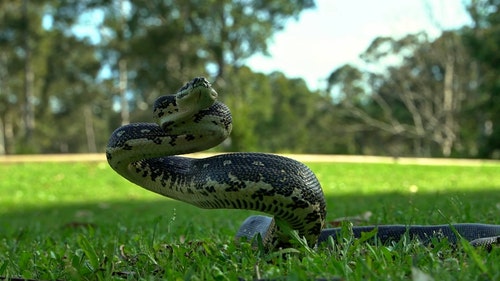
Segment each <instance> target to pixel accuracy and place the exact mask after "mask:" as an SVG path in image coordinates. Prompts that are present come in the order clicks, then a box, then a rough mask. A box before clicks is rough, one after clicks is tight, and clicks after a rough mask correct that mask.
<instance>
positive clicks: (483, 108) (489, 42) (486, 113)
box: [464, 0, 500, 158]
mask: <svg viewBox="0 0 500 281" xmlns="http://www.w3.org/2000/svg"><path fill="white" fill-rule="evenodd" d="M468 11H469V14H470V15H471V17H472V19H473V21H474V27H472V28H470V29H466V31H465V32H464V40H465V42H466V45H467V47H468V51H469V52H470V54H471V56H473V57H474V58H476V59H477V60H478V61H479V62H480V74H479V75H480V77H481V80H480V84H479V88H478V92H479V93H480V97H479V99H478V100H479V102H480V104H479V105H478V106H477V107H476V108H475V110H476V111H477V112H478V115H479V116H478V121H479V124H477V128H479V130H478V131H479V138H478V139H480V141H481V146H480V149H479V156H480V157H489V158H500V123H499V121H498V120H500V84H499V82H498V81H499V79H498V77H500V1H499V0H476V1H472V2H471V3H470V4H469V6H468Z"/></svg>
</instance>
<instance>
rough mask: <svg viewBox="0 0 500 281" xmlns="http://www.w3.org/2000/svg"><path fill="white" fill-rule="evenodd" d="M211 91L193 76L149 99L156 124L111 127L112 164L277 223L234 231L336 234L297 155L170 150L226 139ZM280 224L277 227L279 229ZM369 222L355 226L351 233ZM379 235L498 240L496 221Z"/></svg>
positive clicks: (226, 122)
mask: <svg viewBox="0 0 500 281" xmlns="http://www.w3.org/2000/svg"><path fill="white" fill-rule="evenodd" d="M216 99H217V92H216V91H215V90H214V89H213V88H212V86H211V85H210V83H209V82H208V81H207V80H206V79H205V78H201V77H199V78H195V79H193V80H192V81H190V82H189V83H187V84H186V85H184V86H183V87H182V88H180V89H179V90H178V92H177V93H176V94H175V95H167V96H162V97H159V98H158V99H157V100H156V101H155V104H154V111H153V113H154V118H155V121H156V123H132V124H129V125H125V126H122V127H120V128H118V129H116V130H115V131H114V132H113V134H112V135H111V138H110V140H109V143H108V146H107V148H106V157H107V160H108V162H109V164H110V166H111V167H112V168H113V169H114V170H115V171H116V172H118V173H119V174H120V175H122V176H123V177H124V178H126V179H128V180H129V181H131V182H133V183H135V184H137V185H139V186H141V187H143V188H146V189H148V190H151V191H153V192H156V193H159V194H162V195H164V196H167V197H170V198H173V199H176V200H180V201H184V202H187V203H190V204H193V205H195V206H198V207H201V208H223V209H250V210H256V211H262V212H266V213H270V214H272V215H273V216H274V219H275V220H276V221H277V222H279V223H278V226H275V224H274V219H271V218H268V217H264V216H251V217H249V218H248V219H247V220H246V221H245V222H244V223H243V225H242V226H241V227H240V229H239V231H238V234H237V237H247V238H249V239H252V238H253V237H254V236H255V235H256V234H257V233H260V234H261V235H262V237H264V240H265V241H268V243H271V244H272V243H278V244H280V245H286V244H288V242H289V237H288V236H287V235H286V234H284V232H283V231H280V229H281V228H283V226H286V227H288V228H291V229H294V230H297V231H298V234H299V235H300V236H301V237H304V238H305V239H306V241H307V242H308V244H309V245H315V244H316V243H321V242H323V241H325V240H327V239H328V237H329V236H338V235H339V233H340V229H338V228H331V229H323V228H324V226H325V217H326V204H325V199H324V196H323V191H322V189H321V186H320V183H319V182H318V180H317V178H316V176H315V175H314V173H313V172H312V171H311V170H310V169H309V168H308V167H306V166H305V165H303V164H302V163H300V162H297V161H295V160H292V159H289V158H285V157H282V156H278V155H273V154H264V153H229V154H223V155H217V156H213V157H208V158H205V159H192V158H187V157H181V156H175V155H179V154H186V153H192V152H197V151H202V150H205V149H208V148H211V147H213V146H216V145H218V144H219V143H221V142H222V141H223V140H224V139H226V138H227V137H228V136H229V134H230V132H231V128H232V123H231V121H232V119H231V114H230V111H229V109H228V108H227V107H226V106H225V105H224V104H223V103H221V102H218V101H216ZM279 225H281V226H282V227H281V228H280V227H279ZM373 228H375V227H353V229H352V231H353V234H354V236H356V237H359V236H360V235H361V232H364V231H371V230H373ZM376 228H377V238H378V239H380V240H382V242H385V241H387V240H391V239H399V238H401V237H402V236H403V235H405V234H409V235H411V236H416V237H418V238H420V239H423V240H426V239H428V238H429V237H432V236H434V235H436V234H439V235H441V236H444V237H446V238H448V240H449V241H450V242H456V241H457V237H456V235H455V233H459V234H460V235H461V236H463V237H464V238H466V239H467V240H469V241H472V240H475V239H479V240H475V241H474V242H472V243H473V244H475V245H479V244H494V243H497V240H500V239H499V237H498V235H500V226H499V225H486V224H455V225H452V226H450V225H436V226H404V225H385V226H377V227H376Z"/></svg>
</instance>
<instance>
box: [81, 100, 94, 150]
mask: <svg viewBox="0 0 500 281" xmlns="http://www.w3.org/2000/svg"><path fill="white" fill-rule="evenodd" d="M83 115H84V118H85V134H86V135H87V149H88V152H89V153H96V152H97V145H96V141H95V130H94V118H93V117H92V109H91V105H85V106H84V107H83Z"/></svg>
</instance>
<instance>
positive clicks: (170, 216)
mask: <svg viewBox="0 0 500 281" xmlns="http://www.w3.org/2000/svg"><path fill="white" fill-rule="evenodd" d="M308 166H310V167H311V169H312V170H313V171H314V172H315V173H316V174H317V176H318V178H319V179H320V181H321V183H322V186H323V189H324V192H325V195H326V197H327V206H328V220H334V219H335V218H338V217H344V216H354V215H358V214H361V213H364V212H366V211H370V212H371V213H372V214H373V215H372V216H371V218H370V221H369V222H366V223H365V224H394V223H401V224H442V223H454V222H482V223H490V224H500V216H499V215H500V172H499V171H500V165H488V166H478V167H458V166H418V165H397V164H340V163H321V164H316V163H309V164H308ZM250 214H253V213H252V212H249V211H233V210H202V209H198V208H196V207H192V206H190V205H187V204H184V203H181V202H176V201H172V200H170V199H167V198H164V197H161V196H159V195H156V194H154V193H151V192H149V191H146V190H144V189H142V188H140V187H137V186H135V185H133V184H131V183H128V182H127V181H126V180H124V179H122V178H121V177H120V176H118V175H117V174H116V173H115V172H114V171H112V170H111V169H110V168H109V167H108V166H107V164H106V163H30V164H27V163H26V164H9V165H0V276H2V277H4V278H26V279H37V280H40V279H41V280H53V279H60V280H110V279H111V280H113V279H114V280H127V279H128V280H158V279H168V280H238V279H239V280H255V279H264V280H314V279H317V280H408V279H410V280H411V279H413V280H432V279H425V278H427V277H432V278H434V280H500V266H499V264H500V248H494V249H493V250H492V251H491V252H490V253H488V252H486V251H485V250H482V249H472V248H470V247H468V245H467V244H461V245H458V247H457V248H454V247H451V246H450V245H448V244H447V243H444V242H441V243H436V245H435V246H434V247H424V246H422V245H420V244H418V243H417V242H415V241H408V240H402V241H400V242H397V243H393V244H390V245H380V246H373V245H370V244H367V243H360V242H359V241H344V242H343V243H332V244H328V245H322V246H320V247H319V248H318V249H315V250H311V249H309V248H307V247H304V246H303V245H302V246H301V245H300V244H297V246H296V247H295V248H294V249H284V250H282V251H280V252H272V253H266V252H265V251H261V250H259V249H252V247H251V246H250V245H249V244H242V245H239V246H238V245H236V244H235V243H234V242H233V236H234V234H235V232H236V230H237V229H238V227H239V225H240V224H241V222H242V221H243V220H244V219H245V218H246V217H247V216H248V215H250Z"/></svg>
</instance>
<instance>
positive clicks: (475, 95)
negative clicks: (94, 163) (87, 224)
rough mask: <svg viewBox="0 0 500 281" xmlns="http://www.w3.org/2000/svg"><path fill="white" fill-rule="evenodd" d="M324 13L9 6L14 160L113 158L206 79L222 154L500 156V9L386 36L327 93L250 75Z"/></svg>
mask: <svg viewBox="0 0 500 281" xmlns="http://www.w3.org/2000/svg"><path fill="white" fill-rule="evenodd" d="M312 7H314V2H313V0H293V1H284V0H269V1H259V0H254V1H242V0H233V1H230V0H210V1H200V0H191V1H181V0H174V1H127V0H84V1H69V0H68V1H53V0H39V1H28V0H16V1H0V18H1V19H2V20H1V22H0V154H15V153H83V152H103V151H104V148H105V145H106V142H107V139H108V137H109V135H110V134H111V132H112V131H113V130H114V129H115V128H116V127H118V126H120V125H121V124H126V123H129V122H138V121H151V120H152V117H151V110H152V108H151V106H152V104H153V102H154V100H155V99H156V98H157V97H158V96H160V95H165V94H172V93H174V92H175V91H176V90H177V89H178V88H179V87H181V86H182V85H183V84H184V83H185V82H187V81H188V80H190V79H191V78H193V77H195V76H206V77H207V78H209V80H211V81H213V84H214V87H215V88H216V89H217V91H218V92H219V96H220V99H221V100H222V101H223V102H225V103H226V104H228V106H229V107H230V108H231V110H232V112H233V118H234V130H233V133H232V134H231V137H230V139H229V140H227V141H226V142H225V143H224V144H223V145H221V146H219V147H218V148H216V149H217V150H223V151H265V152H278V153H279V152H290V153H329V154H330V153H337V154H374V155H392V156H426V157H443V156H444V157H483V158H500V128H499V127H500V126H499V122H500V79H499V78H498V77H499V73H500V55H499V54H500V49H499V48H500V14H499V8H500V1H499V0H477V1H472V2H471V3H470V4H469V6H468V11H469V13H470V15H471V17H472V18H473V20H474V26H472V27H463V28H462V29H460V30H452V31H444V32H443V33H442V35H441V36H440V37H438V38H435V39H429V38H428V36H427V35H426V34H423V33H419V34H408V35H407V36H405V37H402V38H387V37H379V38H376V39H375V40H374V41H373V42H372V43H371V45H370V46H369V47H368V48H367V49H366V51H365V52H364V53H363V54H361V58H362V59H363V62H364V64H363V65H362V66H354V65H344V66H342V67H339V68H338V69H334V70H333V71H332V73H331V74H330V76H329V79H328V81H327V87H326V88H325V89H319V90H314V91H313V90H310V89H309V88H308V87H307V85H306V83H305V81H304V80H302V79H300V78H293V79H292V78H288V77H286V76H285V75H284V74H283V73H280V72H274V73H271V74H269V75H265V74H262V73H258V72H254V71H252V69H250V68H248V67H246V66H245V60H246V59H248V58H249V57H250V56H252V55H253V54H256V53H264V54H265V53H267V49H268V44H269V40H270V38H272V36H273V35H274V34H275V33H276V32H278V31H280V30H282V29H283V28H284V24H285V22H286V21H287V20H289V19H294V18H297V17H298V15H299V14H300V13H301V12H302V11H304V10H306V9H309V8H312ZM84 26H94V28H95V30H94V36H92V37H82V36H80V35H79V33H80V32H79V28H82V27H84ZM309 51H313V48H312V47H311V50H309ZM325 76H328V73H325Z"/></svg>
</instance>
